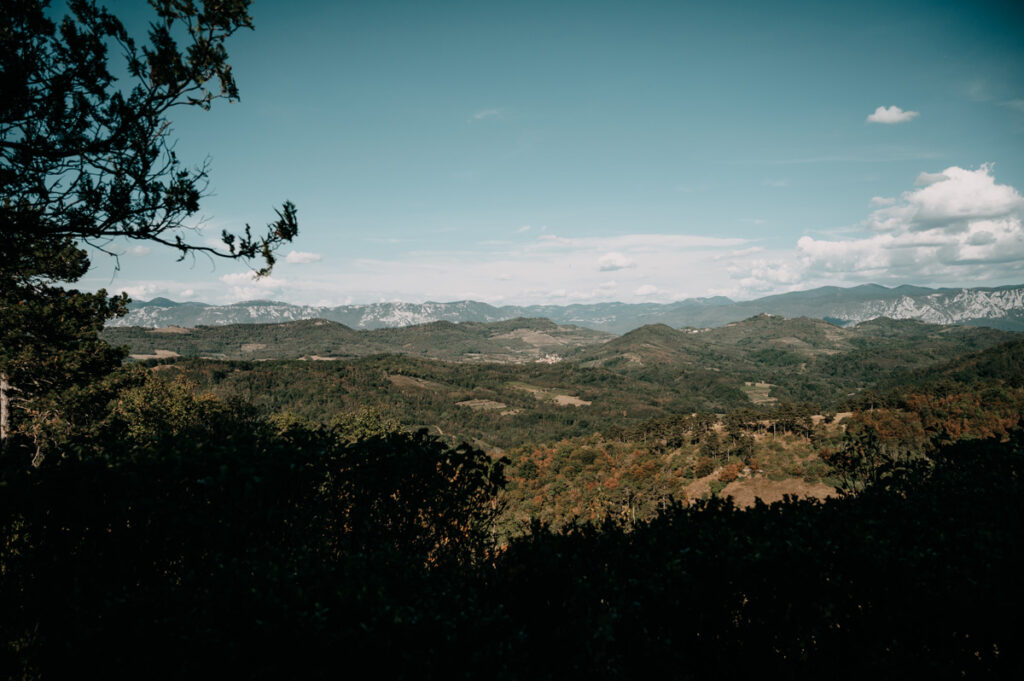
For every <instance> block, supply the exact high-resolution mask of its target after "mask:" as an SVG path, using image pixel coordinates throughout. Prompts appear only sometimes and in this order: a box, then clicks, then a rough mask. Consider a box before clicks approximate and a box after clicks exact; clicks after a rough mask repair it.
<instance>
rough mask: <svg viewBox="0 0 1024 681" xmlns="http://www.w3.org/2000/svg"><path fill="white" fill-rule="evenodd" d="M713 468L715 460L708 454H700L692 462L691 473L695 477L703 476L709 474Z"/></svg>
mask: <svg viewBox="0 0 1024 681" xmlns="http://www.w3.org/2000/svg"><path fill="white" fill-rule="evenodd" d="M714 470H715V460H714V459H712V458H711V457H710V456H702V457H700V458H699V459H697V461H696V462H695V463H694V464H693V475H694V477H696V478H703V477H704V476H705V475H711V473H713V472H714Z"/></svg>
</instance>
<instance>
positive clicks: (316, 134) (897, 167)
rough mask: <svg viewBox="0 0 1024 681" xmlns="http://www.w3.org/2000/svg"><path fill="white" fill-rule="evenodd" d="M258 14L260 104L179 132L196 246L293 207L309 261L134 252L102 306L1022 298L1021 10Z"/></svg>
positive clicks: (285, 9) (417, 8) (265, 8)
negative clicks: (929, 294)
mask: <svg viewBox="0 0 1024 681" xmlns="http://www.w3.org/2000/svg"><path fill="white" fill-rule="evenodd" d="M125 8H129V9H128V10H127V11H128V13H127V14H126V13H125ZM111 9H113V10H114V11H115V13H118V14H119V15H121V16H124V17H125V18H126V19H127V21H128V23H129V24H130V25H135V26H144V23H143V22H144V20H145V15H143V14H142V13H141V12H138V3H128V2H122V3H112V4H111ZM252 15H253V18H254V23H255V31H252V32H245V33H242V34H239V35H238V36H236V37H235V38H234V39H233V40H232V42H230V43H229V45H228V48H229V52H230V54H231V63H232V65H233V67H234V71H235V74H236V77H237V79H238V84H239V88H240V91H241V101H240V102H237V103H228V102H218V103H217V104H216V105H215V106H214V108H213V109H212V110H211V111H209V112H203V111H199V110H179V111H178V112H177V113H176V114H175V118H174V130H175V135H176V137H177V138H178V140H179V141H178V147H177V150H178V155H179V157H181V158H182V159H185V160H186V161H187V162H191V163H199V162H201V161H202V160H203V159H204V158H206V157H209V158H210V159H211V161H212V174H211V187H210V188H211V191H212V195H211V196H210V197H208V198H207V199H206V200H205V201H204V203H203V210H202V214H203V216H204V218H205V221H204V223H203V224H204V225H205V227H204V230H205V231H200V232H197V233H195V234H194V235H193V236H194V240H196V241H202V240H204V239H206V238H209V237H212V236H214V235H216V234H219V232H220V229H221V228H228V229H233V228H238V227H239V226H241V225H244V223H246V222H248V223H251V224H252V225H253V226H254V227H257V226H262V225H263V224H265V223H266V222H268V221H269V220H270V219H271V218H272V217H273V207H274V206H275V205H280V203H281V202H282V201H283V200H285V199H291V200H292V201H294V202H295V203H296V204H297V205H298V208H299V218H300V232H299V237H298V239H297V240H296V241H295V242H294V244H292V246H291V247H288V248H285V249H284V250H282V251H281V253H280V256H281V257H280V262H279V265H278V266H277V267H276V268H275V270H274V272H273V274H272V275H271V276H270V277H267V278H264V279H262V280H259V281H254V280H253V279H252V277H251V276H250V274H249V273H248V271H247V270H246V268H245V267H244V266H242V265H241V264H238V263H230V262H226V261H216V262H211V261H209V260H208V259H206V258H203V257H199V258H197V259H195V261H194V262H193V261H190V260H186V261H185V262H175V258H176V254H175V253H173V252H170V251H167V250H166V249H160V248H156V247H152V248H146V247H138V244H135V245H134V246H135V247H134V248H133V247H132V246H133V244H125V245H124V246H123V249H124V252H125V255H124V256H123V257H121V258H120V262H121V269H120V271H119V272H114V265H113V262H112V261H111V260H110V259H109V258H106V257H104V256H101V255H97V256H96V257H94V267H93V270H92V271H91V273H90V275H89V276H88V278H87V279H86V280H83V282H81V284H82V285H83V286H84V287H89V288H98V287H106V288H107V289H108V290H127V291H128V292H129V293H130V294H131V295H132V296H133V297H135V298H138V299H148V298H152V297H154V296H158V295H162V296H167V297H170V298H173V299H177V300H184V299H194V300H204V301H207V302H218V303H224V302H235V301H238V300H245V299H253V298H263V299H266V298H271V299H277V300H286V301H289V302H295V303H308V304H332V305H334V304H341V303H351V302H355V303H358V302H374V301H379V300H405V301H411V302H418V301H423V300H459V299H467V298H470V299H477V300H484V301H487V302H491V303H518V304H527V303H556V304H564V303H573V302H597V301H602V300H623V301H629V302H633V301H655V302H667V301H670V300H675V299H680V298H685V297H692V296H705V295H728V296H731V297H734V298H752V297H757V296H760V295H766V294H769V293H777V292H782V291H787V290H793V289H802V288H808V287H812V286H818V285H824V284H834V285H841V286H849V285H855V284H858V283H864V282H877V283H881V284H886V285H894V284H901V283H909V284H917V285H927V286H992V285H1002V284H1011V283H1016V284H1020V283H1024V227H1022V218H1024V199H1022V197H1021V193H1022V192H1024V40H1021V39H1020V36H1021V35H1022V30H1024V9H1022V8H1021V7H1020V3H1015V2H972V3H964V2H858V3H824V2H813V3H797V2H790V3H786V2H770V3H766V2H734V3H727V2H716V3H682V2H643V1H639V0H634V1H633V2H594V1H590V2H554V1H548V2H536V3H534V2H481V1H477V2H451V3H444V2H386V1H376V2H358V3H355V2H304V3H284V2H273V1H270V0H256V2H255V3H254V4H253V7H252Z"/></svg>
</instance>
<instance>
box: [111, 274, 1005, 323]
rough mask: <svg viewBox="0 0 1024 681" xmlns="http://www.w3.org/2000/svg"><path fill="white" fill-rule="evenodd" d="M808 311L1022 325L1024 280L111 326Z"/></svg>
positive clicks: (161, 315) (214, 315)
mask: <svg viewBox="0 0 1024 681" xmlns="http://www.w3.org/2000/svg"><path fill="white" fill-rule="evenodd" d="M762 313H767V314H775V315H781V316H783V317H813V318H817V319H826V320H829V321H831V322H833V323H835V324H840V325H846V324H855V323H859V322H863V321H867V320H870V319H876V318H878V317H888V318H891V319H917V320H920V321H924V322H928V323H932V324H969V325H982V326H992V327H995V328H1000V329H1005V330H1010V331H1024V284H1022V285H1016V286H1003V287H998V288H959V289H948V288H947V289H930V288H923V287H917V286H899V287H896V288H886V287H885V286H879V285H877V284H866V285H863V286H856V287H853V288H839V287H834V286H826V287H822V288H817V289H811V290H808V291H796V292H792V293H784V294H780V295H774V296H767V297H764V298H758V299H755V300H746V301H734V300H731V299H729V298H725V297H712V298H689V299H686V300H682V301H678V302H674V303H666V304H660V303H618V302H609V303H592V304H585V305H584V304H579V305H529V306H516V305H504V306H500V307H496V306H493V305H489V304H487V303H481V302H476V301H470V300H464V301H458V302H450V303H435V302H426V303H371V304H365V305H339V306H337V307H320V306H311V305H292V304H289V303H284V302H277V301H262V300H254V301H247V302H241V303H234V304H232V305H208V304H206V303H200V302H185V303H178V302H174V301H171V300H168V299H166V298H154V299H153V300H150V301H140V302H133V303H132V304H131V305H130V312H129V314H128V315H126V316H125V317H123V318H120V319H115V320H112V321H111V322H109V324H108V326H141V327H148V328H160V327H167V326H180V327H194V326H201V325H202V326H221V325H225V324H246V323H248V324H252V323H275V322H286V321H297V320H301V319H317V318H319V319H326V320H329V321H335V322H339V323H341V324H345V325H346V326H349V327H352V328H354V329H381V328H389V327H401V326H410V325H413V324H424V323H428V322H435V321H450V322H496V321H504V320H509V319H516V318H521V317H534V318H536V317H543V318H546V319H550V320H551V321H553V322H555V323H556V324H572V325H576V326H582V327H587V328H590V329H596V330H599V331H606V332H609V333H615V334H621V333H626V332H628V331H630V330H632V329H636V328H638V327H641V326H644V325H646V324H665V325H668V326H672V327H676V328H679V327H686V326H692V327H716V326H722V325H723V324H728V323H730V322H735V321H740V320H743V319H747V318H749V317H752V316H754V315H757V314H762Z"/></svg>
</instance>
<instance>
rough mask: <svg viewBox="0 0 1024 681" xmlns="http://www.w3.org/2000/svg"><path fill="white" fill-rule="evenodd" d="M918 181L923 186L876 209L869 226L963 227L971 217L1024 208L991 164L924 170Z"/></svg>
mask: <svg viewBox="0 0 1024 681" xmlns="http://www.w3.org/2000/svg"><path fill="white" fill-rule="evenodd" d="M915 184H917V185H918V186H921V189H916V190H914V191H908V192H904V193H903V195H902V197H901V198H900V200H899V201H897V202H895V203H893V204H892V205H889V206H885V207H883V208H880V209H878V210H876V211H874V212H873V213H872V214H871V215H870V216H869V217H868V220H867V222H866V226H867V227H869V228H870V229H872V230H875V231H878V232H893V231H896V232H899V231H903V230H911V231H918V230H929V229H936V228H938V229H943V230H947V231H951V230H952V231H962V230H964V229H966V227H967V224H968V223H969V222H970V221H972V220H983V219H991V218H1001V217H1006V216H1008V215H1011V214H1014V213H1016V212H1018V211H1020V210H1021V209H1022V208H1024V198H1022V197H1021V195H1020V194H1019V193H1018V192H1017V190H1016V189H1014V188H1013V187H1011V186H1009V185H1005V184H996V181H995V177H994V176H993V175H992V166H991V165H983V166H981V167H980V168H978V169H977V170H966V169H964V168H958V167H956V166H952V167H950V168H946V169H945V170H943V171H942V172H941V173H921V174H920V175H918V177H917V181H916V182H915Z"/></svg>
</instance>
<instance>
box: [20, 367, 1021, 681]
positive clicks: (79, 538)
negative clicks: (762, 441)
mask: <svg viewBox="0 0 1024 681" xmlns="http://www.w3.org/2000/svg"><path fill="white" fill-rule="evenodd" d="M136 380H137V381H141V382H137V383H135V384H133V385H132V386H131V387H128V388H126V389H124V390H122V392H121V393H120V395H119V397H118V398H117V399H115V400H113V401H112V402H111V405H112V406H111V410H110V413H109V414H108V415H107V416H106V417H105V418H104V419H102V420H101V421H100V422H98V424H97V422H92V425H91V426H90V429H89V430H88V432H82V433H77V434H74V436H73V437H72V438H70V439H69V440H67V441H65V442H64V443H63V444H62V445H60V447H58V448H57V449H54V450H53V451H51V452H49V453H48V454H47V456H46V459H45V462H44V464H43V465H42V466H40V467H38V468H33V467H31V466H29V465H28V460H29V459H31V458H32V457H33V456H34V455H35V452H34V448H33V447H32V446H28V442H23V441H18V442H15V443H13V444H12V446H11V448H10V451H9V453H8V456H7V457H6V458H5V459H4V461H3V466H4V467H3V470H2V472H0V475H2V477H0V492H2V493H0V537H2V538H3V543H2V545H0V576H2V581H0V612H3V613H4V615H3V617H2V618H0V640H2V642H3V644H2V645H3V647H2V649H0V650H2V652H0V655H2V657H0V665H2V666H0V669H3V671H4V672H5V675H6V676H10V677H14V678H66V677H67V676H70V675H72V674H76V673H78V672H79V670H81V669H86V668H95V669H101V668H102V669H107V670H115V671H116V674H118V675H124V676H128V675H134V676H139V675H145V676H146V677H155V678H188V677H195V676H200V677H208V676H212V675H214V674H216V675H222V676H226V677H232V678H290V677H303V678H320V677H335V676H337V675H339V674H341V673H344V672H345V670H351V669H359V668H362V665H367V666H366V668H368V669H372V670H374V674H375V675H380V676H383V677H395V678H451V677H453V676H464V675H469V676H479V677H483V676H486V677H493V678H524V679H526V678H530V679H533V678H552V679H554V678H565V677H584V676H585V677H593V678H635V677H637V676H639V675H644V676H647V675H650V674H659V675H667V676H669V677H672V678H709V677H722V676H725V677H739V676H746V675H749V674H760V675H767V676H770V677H799V678H820V677H830V678H835V677H845V678H862V677H864V676H866V675H881V676H885V677H893V676H897V675H899V676H904V675H912V676H924V677H928V676H932V677H934V676H943V677H944V676H950V675H961V674H963V675H968V676H1012V675H1013V674H1014V673H1016V672H1019V671H1021V670H1022V659H1021V656H1020V653H1021V651H1020V647H1019V641H1018V640H1017V638H1016V635H1015V634H1014V633H1013V632H1015V631H1016V630H1017V628H1018V627H1017V625H1019V623H1020V622H1019V621H1020V605H1021V603H1022V598H1021V597H1022V595H1024V594H1022V590H1024V586H1022V582H1021V580H1020V575H1021V574H1022V568H1024V558H1022V556H1024V551H1022V550H1021V548H1022V539H1024V536H1022V534H1024V526H1022V523H1021V520H1020V519H1021V518H1022V517H1024V494H1022V492H1024V489H1022V473H1024V438H1022V435H1021V431H1020V430H1016V431H1013V432H1011V433H1008V434H1007V435H1006V436H1004V437H995V438H990V439H982V440H971V441H963V440H962V441H960V442H958V443H954V444H946V445H943V446H937V447H934V448H929V449H928V450H927V451H926V452H923V453H922V454H921V455H918V456H914V457H886V456H879V457H871V456H870V453H868V456H869V458H870V459H871V464H872V465H871V467H870V468H864V467H863V466H862V464H863V463H864V461H862V460H860V459H858V460H856V461H853V464H856V465H853V464H851V465H846V466H845V468H843V469H842V470H843V471H845V473H847V474H849V475H852V476H858V475H859V476H861V477H860V478H859V479H860V480H861V483H862V484H861V485H860V486H859V488H860V491H859V492H858V493H857V494H856V495H845V496H842V497H838V498H831V499H828V500H825V501H814V500H796V499H792V498H790V499H787V500H785V501H783V502H779V503H775V504H772V505H770V506H766V505H764V504H759V505H756V506H754V507H753V508H750V509H747V510H739V509H737V508H736V507H734V506H733V505H732V504H731V503H730V502H728V501H723V500H721V499H719V498H711V499H708V500H703V501H698V502H696V503H694V504H692V505H690V506H685V505H683V504H681V503H678V502H673V501H671V500H669V501H668V503H666V504H664V505H662V506H661V507H660V508H659V509H657V510H656V511H655V512H654V513H653V514H652V515H651V517H650V518H647V519H644V518H641V519H638V520H636V521H635V522H631V523H629V524H628V525H627V524H625V523H621V522H616V521H614V520H612V519H608V520H605V521H602V522H590V523H578V522H577V523H568V524H564V525H562V526H561V527H560V528H559V529H557V530H556V529H552V528H550V527H548V526H545V525H542V524H540V523H539V522H534V523H533V524H532V526H530V527H529V528H527V529H526V531H524V532H522V533H519V534H517V535H515V536H512V537H508V538H505V537H500V536H499V535H497V534H496V525H495V524H496V521H497V519H498V518H499V516H500V513H501V512H502V510H503V509H502V504H503V503H507V499H506V498H505V497H504V496H503V494H502V492H501V489H502V487H503V486H504V484H505V476H504V470H503V469H504V468H505V461H504V460H502V459H494V458H492V457H490V456H488V455H486V454H484V453H483V452H480V451H477V450H475V449H472V448H470V447H465V446H462V447H457V448H452V447H449V446H448V445H446V444H444V443H442V442H440V441H439V440H437V439H435V438H433V437H431V436H428V435H426V434H425V433H418V434H416V433H403V432H400V431H395V430H393V424H388V423H381V422H380V421H374V420H373V419H359V418H347V419H341V420H339V421H338V422H336V423H335V424H333V425H331V426H313V425H309V424H307V423H305V422H303V421H301V420H300V419H294V418H289V417H284V416H282V417H276V418H272V419H267V418H263V417H259V416H257V415H255V414H254V413H253V412H252V411H251V410H250V409H248V408H246V407H244V406H242V405H239V404H232V403H226V402H221V401H218V400H214V399H211V398H208V397H202V396H195V395H192V394H191V393H189V392H187V391H178V392H175V391H174V390H173V388H168V387H167V386H166V385H165V384H163V383H162V382H159V381H155V380H153V379H136ZM169 414H173V417H171V416H169ZM55 447H57V445H55ZM58 449H59V451H58ZM845 461H847V463H849V462H850V460H849V459H847V460H845ZM837 470H839V469H837ZM864 471H868V472H869V473H870V474H864Z"/></svg>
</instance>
